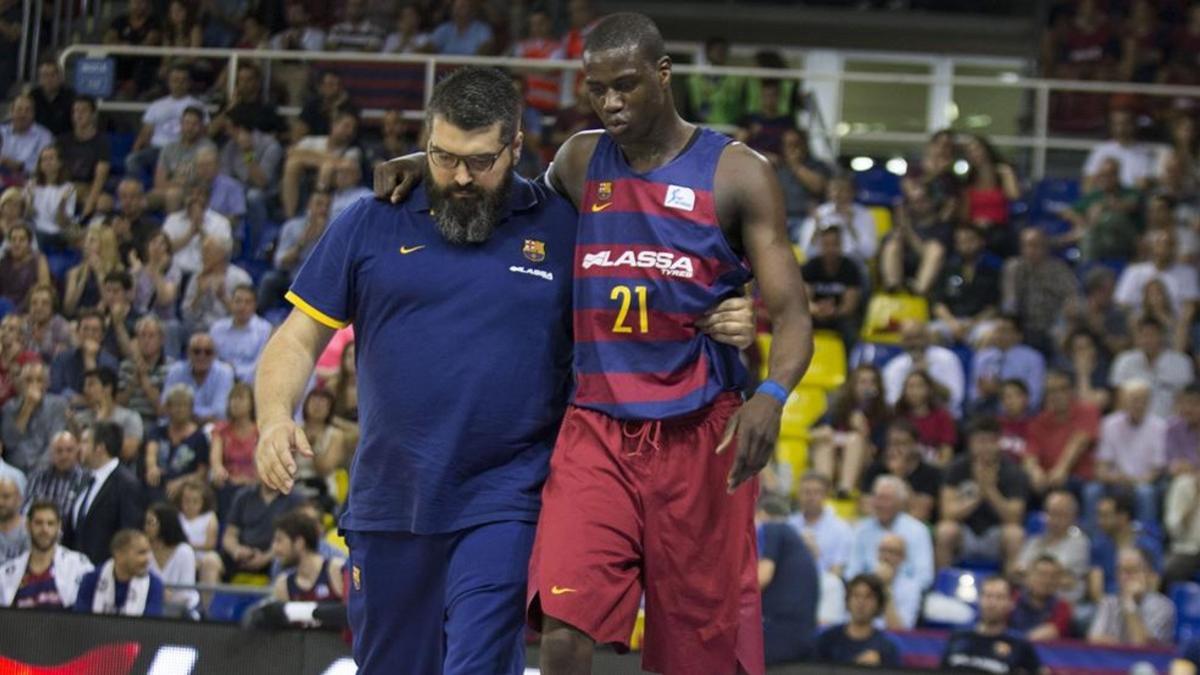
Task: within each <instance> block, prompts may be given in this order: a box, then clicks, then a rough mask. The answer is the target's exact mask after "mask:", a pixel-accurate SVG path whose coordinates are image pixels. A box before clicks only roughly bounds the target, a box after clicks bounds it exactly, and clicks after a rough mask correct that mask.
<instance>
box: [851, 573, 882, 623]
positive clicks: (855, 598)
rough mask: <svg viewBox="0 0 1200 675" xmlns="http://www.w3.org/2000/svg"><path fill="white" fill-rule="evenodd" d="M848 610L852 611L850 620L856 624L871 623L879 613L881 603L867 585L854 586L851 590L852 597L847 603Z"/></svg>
mask: <svg viewBox="0 0 1200 675" xmlns="http://www.w3.org/2000/svg"><path fill="white" fill-rule="evenodd" d="M846 609H848V610H850V619H851V621H853V622H854V623H858V624H863V623H870V622H871V621H872V620H873V619H874V618H875V614H876V613H878V611H879V603H878V602H876V600H875V594H874V593H872V592H871V587H870V586H867V585H866V584H862V583H859V584H854V586H853V587H851V588H850V597H849V598H847V601H846Z"/></svg>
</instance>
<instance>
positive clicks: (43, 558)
mask: <svg viewBox="0 0 1200 675" xmlns="http://www.w3.org/2000/svg"><path fill="white" fill-rule="evenodd" d="M26 521H27V523H28V527H29V551H28V552H27V553H23V554H21V555H19V556H17V557H16V558H13V559H12V560H10V561H9V562H7V563H6V564H4V566H3V567H0V606H3V607H15V608H17V609H36V608H42V609H70V608H71V607H73V606H74V605H75V596H76V594H77V593H78V592H79V582H80V581H82V580H83V576H84V575H85V574H87V573H88V572H91V571H92V569H93V565H92V563H91V561H90V560H88V559H87V557H86V556H84V555H83V554H81V553H76V552H75V551H72V550H71V549H69V548H67V547H66V546H61V545H59V543H58V540H59V537H60V536H61V535H62V514H61V513H60V512H59V510H58V505H56V504H55V503H54V502H50V501H35V502H33V504H31V505H30V507H29V515H28V516H26Z"/></svg>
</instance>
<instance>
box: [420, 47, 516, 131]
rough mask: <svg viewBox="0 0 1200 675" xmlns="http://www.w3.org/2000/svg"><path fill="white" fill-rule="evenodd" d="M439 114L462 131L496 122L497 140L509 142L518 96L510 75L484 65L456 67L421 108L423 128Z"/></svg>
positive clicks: (435, 88) (513, 127)
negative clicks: (423, 114) (498, 137)
mask: <svg viewBox="0 0 1200 675" xmlns="http://www.w3.org/2000/svg"><path fill="white" fill-rule="evenodd" d="M435 116H440V117H442V118H444V119H445V120H446V121H447V122H449V123H450V124H453V125H454V126H456V127H458V128H459V129H462V130H463V131H475V130H477V129H485V128H487V127H490V126H492V125H493V124H495V123H497V122H499V123H500V139H501V140H502V141H505V142H512V140H513V139H514V138H515V137H516V133H517V129H518V128H519V124H520V118H521V95H520V94H519V93H517V90H516V89H514V88H513V85H512V77H511V76H510V75H509V74H508V73H506V72H504V71H503V70H500V69H499V68H492V67H488V66H468V67H466V68H460V69H458V70H456V71H454V72H453V73H451V74H450V75H448V76H447V77H446V79H444V80H442V81H441V82H438V83H437V86H436V87H434V88H433V95H432V96H430V98H429V105H427V106H426V107H425V128H426V129H430V128H432V126H433V118H434V117H435Z"/></svg>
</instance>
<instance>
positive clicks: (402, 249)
mask: <svg viewBox="0 0 1200 675" xmlns="http://www.w3.org/2000/svg"><path fill="white" fill-rule="evenodd" d="M423 248H425V245H424V244H422V245H421V246H401V247H400V255H408V254H409V253H415V252H417V251H420V250H421V249H423Z"/></svg>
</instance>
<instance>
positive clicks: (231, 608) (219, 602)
mask: <svg viewBox="0 0 1200 675" xmlns="http://www.w3.org/2000/svg"><path fill="white" fill-rule="evenodd" d="M260 597H261V596H259V595H250V594H247V593H226V592H217V593H214V594H213V597H212V601H211V602H209V603H208V612H207V614H206V616H207V617H208V620H209V621H225V622H228V623H237V622H238V621H241V620H242V615H243V614H245V613H246V610H248V609H250V606H251V605H253V604H254V603H256V602H258V600H259V598H260Z"/></svg>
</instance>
